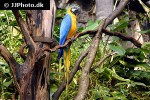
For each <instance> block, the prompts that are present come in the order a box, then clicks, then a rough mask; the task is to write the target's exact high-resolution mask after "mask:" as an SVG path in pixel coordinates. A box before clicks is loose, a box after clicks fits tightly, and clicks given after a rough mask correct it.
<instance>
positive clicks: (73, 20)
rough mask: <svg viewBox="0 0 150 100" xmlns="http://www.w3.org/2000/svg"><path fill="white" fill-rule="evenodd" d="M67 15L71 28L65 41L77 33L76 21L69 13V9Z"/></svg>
mask: <svg viewBox="0 0 150 100" xmlns="http://www.w3.org/2000/svg"><path fill="white" fill-rule="evenodd" d="M67 13H68V14H69V15H70V16H71V24H72V25H71V28H70V31H69V33H68V36H67V39H68V38H71V37H72V36H74V35H75V34H76V31H77V20H76V16H75V15H74V14H73V13H72V12H71V7H70V8H69V9H68V10H67Z"/></svg>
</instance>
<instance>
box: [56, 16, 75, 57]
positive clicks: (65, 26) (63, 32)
mask: <svg viewBox="0 0 150 100" xmlns="http://www.w3.org/2000/svg"><path fill="white" fill-rule="evenodd" d="M71 24H72V23H71V16H70V15H69V14H66V16H65V17H64V19H63V20H62V22H61V25H60V39H59V45H64V43H65V41H66V38H67V35H68V33H69V31H70V28H71ZM62 55H63V49H60V50H59V54H58V59H60V58H61V57H62Z"/></svg>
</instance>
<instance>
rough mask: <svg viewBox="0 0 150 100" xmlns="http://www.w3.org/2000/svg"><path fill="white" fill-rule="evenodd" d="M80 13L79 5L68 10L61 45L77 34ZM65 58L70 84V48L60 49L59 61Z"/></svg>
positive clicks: (66, 74) (61, 31)
mask: <svg viewBox="0 0 150 100" xmlns="http://www.w3.org/2000/svg"><path fill="white" fill-rule="evenodd" d="M79 13H80V8H79V6H77V5H72V6H71V7H69V8H68V10H67V14H66V16H65V17H64V19H63V20H62V22H61V26H60V39H59V45H64V43H65V41H66V40H67V39H69V38H71V37H73V36H74V35H75V34H76V31H77V15H78V14H79ZM61 57H63V58H64V66H65V67H66V73H65V77H66V82H67V84H68V74H69V67H70V59H71V51H70V46H68V47H66V48H64V49H60V50H59V54H58V60H59V59H60V58H61Z"/></svg>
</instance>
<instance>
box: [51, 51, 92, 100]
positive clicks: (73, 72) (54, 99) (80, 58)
mask: <svg viewBox="0 0 150 100" xmlns="http://www.w3.org/2000/svg"><path fill="white" fill-rule="evenodd" d="M88 52H89V49H87V50H86V51H85V52H83V53H82V54H81V56H80V57H79V58H78V60H77V61H76V63H75V65H74V67H73V69H72V71H71V72H70V73H69V83H70V82H71V81H72V79H73V77H74V75H75V74H76V73H77V71H78V70H79V66H80V63H81V62H82V60H83V59H84V58H85V57H86V56H87V54H88ZM65 88H66V82H65V78H63V81H62V83H61V84H60V86H59V87H58V89H57V91H56V92H55V93H54V95H53V100H58V98H59V97H60V95H61V93H62V92H63V91H64V90H65Z"/></svg>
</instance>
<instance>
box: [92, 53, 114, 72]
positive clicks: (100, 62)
mask: <svg viewBox="0 0 150 100" xmlns="http://www.w3.org/2000/svg"><path fill="white" fill-rule="evenodd" d="M115 54H116V52H111V53H109V54H108V55H106V56H105V57H104V58H102V59H100V61H98V62H97V63H96V64H95V65H94V67H93V68H92V69H91V70H90V72H92V71H94V70H95V69H96V68H97V67H99V66H100V65H101V64H102V63H103V62H104V61H105V60H106V59H107V58H109V57H111V56H113V55H115Z"/></svg>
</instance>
